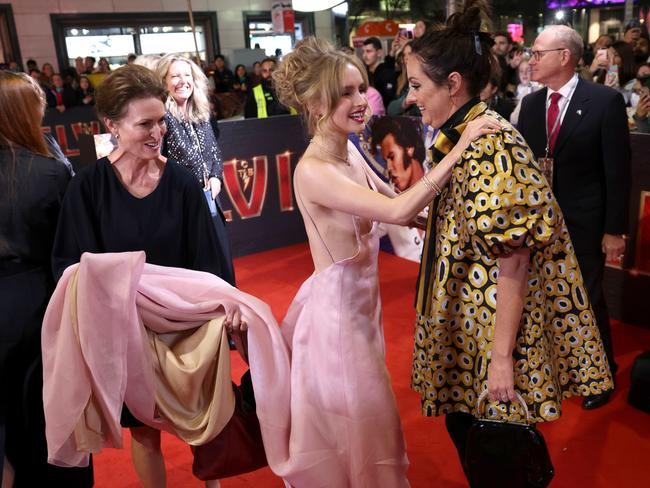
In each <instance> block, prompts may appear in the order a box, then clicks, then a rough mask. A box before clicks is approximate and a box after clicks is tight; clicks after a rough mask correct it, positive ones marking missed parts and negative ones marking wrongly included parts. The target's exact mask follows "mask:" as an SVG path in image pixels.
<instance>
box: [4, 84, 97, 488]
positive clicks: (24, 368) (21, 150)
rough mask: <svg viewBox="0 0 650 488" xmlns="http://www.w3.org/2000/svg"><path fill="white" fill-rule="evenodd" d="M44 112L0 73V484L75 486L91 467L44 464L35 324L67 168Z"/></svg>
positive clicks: (87, 481) (46, 294) (39, 94)
mask: <svg viewBox="0 0 650 488" xmlns="http://www.w3.org/2000/svg"><path fill="white" fill-rule="evenodd" d="M44 110H45V95H44V93H43V90H42V89H41V88H40V87H39V86H38V84H37V83H36V82H35V81H34V80H33V79H32V78H29V77H28V76H27V75H23V74H20V73H12V72H10V71H0V290H2V291H1V293H0V387H1V389H0V466H3V464H4V467H3V468H0V469H2V471H3V475H2V479H3V481H2V486H14V487H16V488H18V487H32V486H69V487H72V488H76V487H85V486H92V484H93V472H92V465H91V466H89V467H87V468H60V467H56V466H51V465H49V464H48V463H47V446H46V443H45V419H44V417H43V398H42V390H43V378H42V370H43V366H42V364H41V340H40V339H41V322H42V320H43V314H44V312H45V307H46V306H47V303H48V300H49V299H50V295H51V294H52V291H53V290H54V280H53V279H52V271H51V263H50V254H51V252H52V243H53V241H54V233H55V231H56V222H57V219H58V215H59V209H60V208H61V201H62V200H63V194H64V192H65V190H66V188H67V186H68V183H69V181H70V172H69V171H68V169H67V168H66V166H65V165H64V164H63V163H62V162H60V161H57V160H56V159H54V158H53V155H52V153H51V151H50V148H49V147H48V143H47V141H46V140H45V138H44V137H43V133H42V132H41V120H42V119H43V112H44ZM12 478H13V480H12ZM12 483H13V485H12Z"/></svg>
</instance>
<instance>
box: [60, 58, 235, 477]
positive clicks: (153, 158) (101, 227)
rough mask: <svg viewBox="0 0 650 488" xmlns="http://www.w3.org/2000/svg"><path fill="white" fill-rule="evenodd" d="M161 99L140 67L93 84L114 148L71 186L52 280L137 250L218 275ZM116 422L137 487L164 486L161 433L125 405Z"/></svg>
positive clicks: (206, 223) (212, 238) (196, 194)
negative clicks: (170, 150)
mask: <svg viewBox="0 0 650 488" xmlns="http://www.w3.org/2000/svg"><path fill="white" fill-rule="evenodd" d="M166 99H167V90H166V89H165V87H164V86H163V84H162V83H161V82H160V80H159V79H158V78H157V77H156V76H155V74H154V73H153V72H152V71H151V70H149V69H147V68H145V67H143V66H138V65H127V66H124V67H122V68H119V69H117V70H115V71H113V72H112V73H111V74H110V75H108V76H107V78H106V80H104V82H103V83H102V84H101V86H100V87H99V88H98V89H97V92H96V103H97V111H98V113H99V115H100V116H101V117H102V118H103V121H104V123H105V125H106V127H107V128H108V129H109V130H110V132H111V133H112V134H113V135H114V136H115V138H116V139H117V140H118V147H117V149H116V150H115V151H114V152H112V153H111V154H110V155H109V156H108V157H106V158H102V159H100V160H99V161H97V163H96V164H94V165H91V166H88V167H85V168H83V169H82V170H81V171H79V173H78V174H77V176H75V177H74V178H73V180H72V182H71V183H70V187H69V189H68V192H67V193H66V196H65V199H64V201H63V207H62V209H61V217H60V219H59V226H58V229H57V234H56V239H55V243H54V252H53V258H52V259H53V267H54V270H55V276H56V277H57V278H58V277H60V276H61V274H62V273H63V271H64V270H65V268H67V267H68V266H69V265H71V264H74V263H77V262H78V261H79V259H80V257H81V254H82V253H84V252H93V253H103V252H125V251H139V250H142V251H145V253H146V256H147V262H148V263H151V264H157V265H162V266H172V267H178V268H187V269H193V270H199V271H206V272H209V273H213V274H215V275H217V276H220V277H223V276H224V269H223V268H222V267H221V260H220V256H221V255H220V252H219V247H218V246H219V243H218V241H217V237H216V234H215V231H214V225H213V224H212V219H211V218H210V212H209V210H208V205H207V203H206V200H205V197H204V196H203V193H202V192H201V189H200V188H199V187H198V185H197V184H196V180H195V178H194V177H193V176H192V174H191V173H190V172H188V171H187V170H186V169H185V168H183V167H181V166H180V165H179V164H176V163H174V162H172V160H171V159H170V160H167V159H166V158H165V157H163V156H161V154H160V149H161V147H162V140H163V136H164V135H165V131H166V124H165V105H164V102H165V101H166ZM239 317H240V315H239V311H237V312H235V314H232V315H231V316H229V317H227V318H226V323H227V324H228V325H227V327H228V326H233V327H238V326H239V323H240V318H239ZM97 326H98V327H101V324H97ZM122 425H123V426H125V427H129V428H130V430H131V436H132V442H131V451H132V457H133V463H134V466H135V469H136V472H137V474H138V476H139V477H140V480H141V481H142V483H143V485H144V486H145V487H155V488H160V487H164V486H165V484H166V473H165V463H164V459H163V456H162V452H161V450H160V432H158V431H157V430H154V429H152V428H150V427H147V426H145V425H143V424H142V423H141V422H139V421H138V420H137V419H135V418H134V417H133V416H132V415H131V414H130V412H129V411H128V409H126V407H124V408H123V413H122Z"/></svg>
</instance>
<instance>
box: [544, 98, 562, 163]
mask: <svg viewBox="0 0 650 488" xmlns="http://www.w3.org/2000/svg"><path fill="white" fill-rule="evenodd" d="M560 98H562V95H561V94H560V93H558V92H555V93H551V104H550V105H549V107H548V113H547V114H546V134H548V137H549V142H548V152H549V154H553V148H554V147H555V140H556V139H557V135H558V134H559V132H560V122H557V127H556V126H555V123H556V121H557V118H558V117H559V116H560V106H559V105H558V102H559V101H560ZM553 129H555V131H553Z"/></svg>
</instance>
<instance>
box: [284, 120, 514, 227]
mask: <svg viewBox="0 0 650 488" xmlns="http://www.w3.org/2000/svg"><path fill="white" fill-rule="evenodd" d="M499 129H501V124H500V123H499V122H498V121H497V120H496V119H494V118H492V117H489V116H484V117H480V118H478V119H476V120H474V121H472V122H470V123H469V124H468V126H467V128H466V129H465V131H464V132H463V135H462V136H461V138H460V140H459V141H458V144H456V146H455V147H454V148H453V149H452V150H451V151H450V152H449V154H447V155H446V156H445V157H444V158H443V159H442V161H440V163H439V164H438V165H436V167H435V168H434V169H432V170H431V171H430V172H429V173H428V174H427V175H425V177H423V178H422V179H421V180H420V181H419V182H418V183H416V184H415V185H413V186H412V187H411V188H410V189H409V190H408V191H406V192H404V193H400V194H399V195H397V196H396V197H395V198H388V197H387V196H384V195H382V194H380V193H377V192H375V191H373V190H371V189H369V188H367V187H365V186H361V185H358V184H357V183H355V182H354V181H352V180H351V179H350V178H348V177H346V176H345V175H344V174H343V173H342V172H340V171H339V170H338V169H337V168H336V166H335V165H334V164H324V163H323V162H322V161H319V160H317V159H314V158H305V159H303V160H302V161H301V162H300V164H299V165H298V167H297V168H296V184H297V185H299V186H300V193H301V195H302V197H303V198H305V199H307V200H308V201H310V202H311V203H315V204H317V205H321V206H323V207H326V208H331V209H333V210H338V211H340V212H345V213H348V214H351V215H357V216H359V217H362V218H365V219H370V220H378V221H381V222H386V223H389V224H400V225H406V224H408V223H409V222H411V220H413V218H414V217H415V216H416V215H417V213H418V212H420V210H422V208H424V206H425V205H426V204H427V203H429V202H430V201H431V199H432V198H434V197H435V195H436V193H437V192H436V190H435V187H436V186H438V187H440V188H442V187H443V186H444V185H445V184H446V183H447V181H448V180H449V178H450V176H451V170H452V168H453V167H454V165H455V164H456V163H457V162H458V161H459V160H460V158H461V155H462V153H463V151H464V150H465V149H466V148H467V147H468V146H469V144H470V143H471V142H472V141H474V140H476V139H478V138H479V137H482V136H484V135H486V134H493V133H494V132H496V131H497V130H499ZM339 164H340V163H339Z"/></svg>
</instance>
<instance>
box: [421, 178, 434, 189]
mask: <svg viewBox="0 0 650 488" xmlns="http://www.w3.org/2000/svg"><path fill="white" fill-rule="evenodd" d="M420 181H421V182H422V184H423V185H424V187H425V188H426V189H427V190H429V191H430V192H432V193H435V192H436V189H435V188H434V187H433V185H432V184H431V182H430V181H429V180H428V179H427V177H426V176H423V177H422V178H421V179H420Z"/></svg>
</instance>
